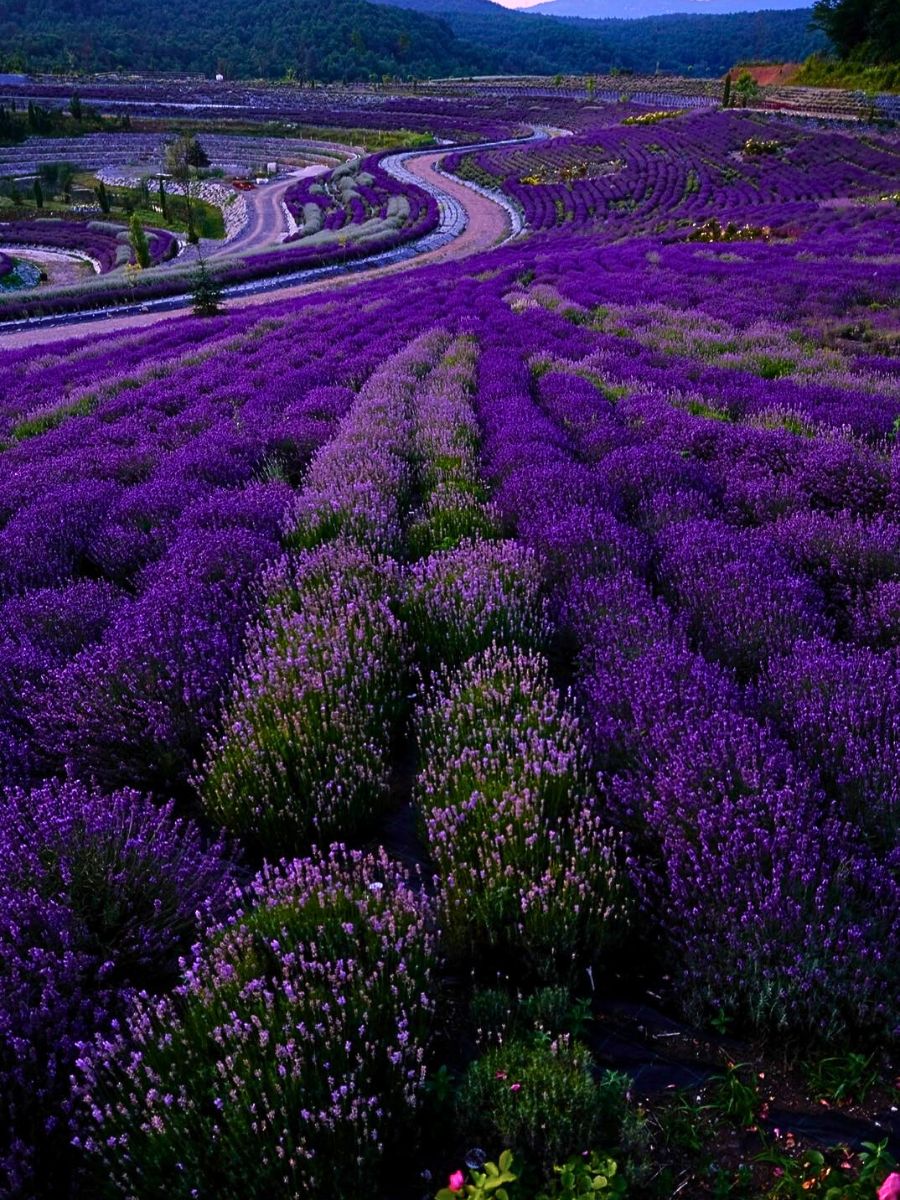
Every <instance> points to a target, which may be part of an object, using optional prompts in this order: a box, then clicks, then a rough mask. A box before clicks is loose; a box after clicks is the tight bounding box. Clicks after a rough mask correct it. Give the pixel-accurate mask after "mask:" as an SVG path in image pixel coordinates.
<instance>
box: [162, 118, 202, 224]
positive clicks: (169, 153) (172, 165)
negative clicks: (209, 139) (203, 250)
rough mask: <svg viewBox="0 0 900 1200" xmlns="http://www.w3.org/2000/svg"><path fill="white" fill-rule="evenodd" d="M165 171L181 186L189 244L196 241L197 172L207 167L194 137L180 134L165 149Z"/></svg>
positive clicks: (200, 148)
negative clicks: (195, 204) (195, 203)
mask: <svg viewBox="0 0 900 1200" xmlns="http://www.w3.org/2000/svg"><path fill="white" fill-rule="evenodd" d="M165 164H166V170H167V171H168V172H169V174H170V175H171V176H172V177H173V179H175V181H176V182H177V183H179V184H180V185H181V190H182V191H183V193H184V199H185V204H186V207H187V227H188V228H187V236H188V241H189V242H196V241H198V235H197V230H196V226H195V223H194V202H195V201H196V200H197V199H199V191H198V189H199V179H198V177H197V172H198V171H199V170H200V169H201V168H202V167H208V166H209V158H208V157H207V154H206V151H205V150H204V149H203V147H202V146H201V145H200V143H199V142H198V140H197V139H196V137H194V136H192V135H191V134H182V135H181V136H180V137H177V138H176V139H175V140H174V141H173V142H168V143H167V145H166V147H165Z"/></svg>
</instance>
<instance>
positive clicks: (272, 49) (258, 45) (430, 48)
mask: <svg viewBox="0 0 900 1200" xmlns="http://www.w3.org/2000/svg"><path fill="white" fill-rule="evenodd" d="M0 66H5V67H7V68H10V67H12V68H24V69H32V70H52V69H55V68H58V67H62V68H65V69H69V70H86V71H109V70H116V69H121V68H124V69H129V70H138V71H191V72H203V73H206V74H210V73H212V72H215V71H223V72H224V73H225V74H227V75H229V76H232V77H256V78H277V77H280V76H283V75H285V74H286V73H287V72H289V71H291V72H294V73H295V74H296V75H297V76H299V77H301V78H310V79H320V80H326V81H332V80H344V79H347V80H349V79H369V78H371V77H373V76H374V77H379V76H381V75H383V74H386V73H387V74H391V75H404V76H412V75H418V76H427V75H450V74H460V73H466V74H468V73H473V72H478V71H481V70H490V69H492V67H493V66H494V63H493V61H492V59H491V56H490V54H489V53H485V52H483V51H480V50H478V49H476V48H474V47H471V46H462V45H460V44H459V41H458V39H457V38H456V37H455V36H454V35H453V33H452V32H451V30H450V29H449V28H448V27H447V25H446V24H444V23H443V22H442V21H440V20H437V19H435V18H432V17H429V16H426V15H422V14H420V13H415V12H410V11H408V10H405V9H401V8H394V7H377V8H376V7H375V6H374V5H371V4H367V3H364V2H363V0H256V2H255V3H254V4H253V6H252V9H251V8H248V6H247V5H246V4H245V3H244V2H243V0H213V2H212V3H208V2H206V0H80V2H79V3H78V4H73V3H71V2H70V0H0Z"/></svg>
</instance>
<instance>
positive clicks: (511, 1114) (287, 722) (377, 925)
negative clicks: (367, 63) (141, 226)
mask: <svg viewBox="0 0 900 1200" xmlns="http://www.w3.org/2000/svg"><path fill="white" fill-rule="evenodd" d="M677 99H678V98H677V97H674V98H673V99H672V103H671V104H670V105H668V106H667V107H665V108H659V107H654V106H652V105H650V104H643V105H641V104H638V103H636V102H634V101H624V102H620V101H619V100H611V101H609V102H606V101H602V100H600V99H598V98H596V97H594V98H593V102H592V103H587V101H585V100H583V99H578V98H572V99H568V100H567V99H565V98H556V99H554V100H553V101H552V102H549V101H548V103H547V106H546V107H547V114H549V115H546V114H542V113H541V111H540V104H539V102H538V101H536V100H534V99H533V98H532V101H531V102H530V103H529V104H524V103H523V102H521V101H517V102H516V103H517V104H518V105H519V107H515V106H513V107H512V108H511V107H510V101H509V99H508V98H504V97H497V98H494V99H493V100H492V101H490V102H489V101H488V100H486V99H484V98H482V101H481V106H482V107H481V110H480V111H479V112H478V113H477V117H478V121H480V122H481V131H482V132H481V134H480V135H479V131H478V130H477V129H475V128H474V127H473V126H474V124H475V121H474V120H473V119H472V120H468V121H464V118H465V117H466V113H465V105H464V104H463V103H462V102H460V101H459V100H457V99H451V100H448V101H447V109H446V111H447V120H448V122H450V121H452V122H457V123H459V122H464V123H465V124H466V134H467V137H468V140H469V141H470V142H472V143H473V144H480V143H481V142H488V141H491V142H498V143H499V142H503V141H505V140H507V138H509V137H515V136H519V137H521V136H523V135H524V134H525V133H527V132H528V130H529V128H534V127H536V126H544V127H551V128H550V129H549V132H551V133H556V132H558V133H563V132H565V133H566V134H567V136H549V137H544V138H541V139H539V140H533V141H521V142H519V143H517V144H511V145H494V146H491V147H488V148H483V149H473V150H469V151H466V150H465V149H464V148H461V147H459V146H456V147H446V148H445V149H444V151H442V157H441V161H440V162H439V163H438V164H437V167H436V168H435V169H436V171H438V172H439V173H442V174H444V175H445V176H446V177H448V180H452V181H456V183H455V186H457V187H459V185H460V184H462V185H465V186H466V187H467V188H468V185H470V184H472V185H475V187H477V188H478V189H481V190H480V191H474V190H473V192H472V194H473V196H475V197H476V200H477V198H478V197H479V196H480V197H481V204H482V205H483V206H491V205H492V206H493V207H494V208H495V209H496V210H497V212H498V213H499V214H500V216H503V214H504V213H507V212H511V213H513V214H515V215H516V217H517V219H518V220H519V222H520V224H521V226H522V231H521V232H520V233H518V234H517V235H516V236H509V235H510V234H512V233H513V232H514V230H513V228H512V227H510V228H509V229H507V232H506V234H505V235H504V237H503V238H501V239H497V238H496V237H495V236H494V232H491V234H490V238H488V237H485V238H484V239H482V242H481V243H479V242H478V240H477V237H476V236H475V235H477V233H478V221H479V219H480V218H479V215H478V214H479V212H481V211H482V210H480V209H477V208H475V207H473V208H472V209H471V211H469V212H468V216H467V220H463V219H462V218H461V220H462V225H463V226H465V228H466V230H467V235H468V236H470V237H471V238H472V239H473V240H472V241H471V243H467V244H466V245H468V248H469V252H468V253H465V254H463V253H462V251H461V250H460V251H459V252H458V253H454V252H453V246H452V244H450V245H449V247H448V248H447V249H445V251H443V252H442V257H437V258H436V257H434V256H432V257H428V256H425V257H423V258H422V259H421V261H419V262H418V263H412V264H406V266H405V268H404V269H403V270H402V271H399V272H397V271H394V270H386V271H383V272H381V273H379V271H377V270H374V269H373V270H371V271H370V272H369V274H367V275H366V276H365V277H363V278H361V279H360V280H359V281H357V282H355V283H352V284H351V283H348V282H347V281H346V280H344V281H343V284H342V286H339V287H334V288H324V287H323V288H322V289H321V290H320V291H316V290H314V289H313V290H310V291H309V292H307V293H306V294H303V295H298V296H294V297H291V298H278V296H277V294H276V295H275V296H274V298H271V299H269V300H268V301H267V302H266V303H264V304H263V303H260V302H258V301H259V298H258V297H257V298H256V300H257V302H256V303H254V304H246V305H243V304H238V303H231V302H228V301H227V302H226V304H225V308H224V311H223V312H222V313H220V314H219V315H218V316H216V317H199V316H191V315H186V314H183V315H174V316H169V317H168V318H167V319H165V320H156V321H155V322H154V323H152V324H150V323H147V324H141V323H131V324H129V323H128V322H127V321H126V322H122V323H120V324H116V323H115V322H112V323H110V324H109V325H108V326H107V325H103V324H98V325H97V326H96V330H95V332H94V333H93V334H91V335H89V336H84V332H85V331H84V330H79V331H78V333H79V336H76V331H75V330H74V329H73V330H71V331H67V330H66V329H65V328H61V329H57V330H55V336H54V339H53V340H50V341H47V342H46V343H44V342H38V341H36V343H35V344H34V345H33V346H29V345H23V344H22V340H21V338H19V339H18V340H16V341H15V342H12V341H10V342H6V343H5V342H4V339H3V337H2V336H0V365H2V371H0V439H2V453H0V770H2V780H0V783H2V798H0V810H2V813H0V1195H2V1196H3V1197H10V1198H12V1197H15V1198H16V1200H26V1198H28V1200H37V1198H38V1197H49V1198H53V1200H56V1198H57V1197H58V1198H60V1200H74V1198H76V1197H77V1198H87V1200H94V1198H95V1197H96V1198H100V1197H110V1198H120V1200H126V1198H127V1200H157V1198H159V1200H163V1198H165V1200H188V1198H191V1197H198V1198H200V1200H212V1198H216V1200H232V1198H233V1200H254V1198H258V1200H264V1198H265V1200H270V1198H271V1200H275V1198H279V1197H285V1198H289V1197H297V1198H301V1197H302V1198H313V1197H315V1198H323V1200H324V1198H325V1197H328V1198H329V1200H332V1198H333V1200H358V1198H361V1197H363V1196H371V1197H376V1198H383V1200H420V1198H421V1200H424V1198H426V1197H428V1198H434V1197H440V1198H441V1200H450V1198H451V1197H452V1196H454V1195H459V1196H461V1197H471V1198H472V1200H485V1198H486V1197H488V1196H493V1197H496V1200H587V1198H588V1197H632V1198H634V1200H655V1198H658V1200H668V1198H670V1197H674V1196H682V1197H710V1198H721V1200H725V1198H727V1197H735V1198H738V1200H740V1198H746V1200H752V1198H756V1200H764V1198H770V1197H771V1198H773V1200H774V1198H777V1197H802V1196H811V1197H817V1198H819V1200H863V1198H865V1200H875V1197H876V1195H877V1192H878V1189H879V1187H880V1186H881V1185H882V1183H883V1182H884V1180H885V1179H886V1177H888V1176H889V1175H890V1174H891V1172H892V1171H893V1170H894V1168H895V1165H896V1164H895V1159H896V1158H897V1157H900V1145H898V1142H900V1119H898V1112H897V1105H898V1095H897V1091H896V1087H895V1083H896V1066H895V1063H894V1060H893V1059H892V1051H893V1050H894V1049H895V1039H896V1034H897V1031H898V1027H900V1012H898V997H900V987H898V979H900V953H898V936H897V925H898V899H900V894H898V876H897V870H898V867H900V851H898V844H900V843H898V797H900V447H898V443H897V438H898V430H900V321H898V305H900V137H898V134H897V131H896V129H888V128H885V127H877V128H876V127H875V126H873V125H866V124H864V123H862V122H853V123H851V122H831V123H824V122H823V123H820V122H815V121H811V120H804V119H800V118H794V117H790V116H787V115H784V114H771V113H763V112H750V111H736V110H727V111H725V110H721V109H719V108H718V107H715V106H713V105H712V104H711V103H704V104H703V105H700V104H699V103H698V104H697V105H696V106H694V107H685V108H679V107H678V106H677ZM419 103H420V102H418V101H417V102H416V105H418V104H419ZM425 103H426V102H425V101H424V100H423V101H421V105H422V106H425ZM433 103H437V102H436V101H435V102H433ZM410 105H411V102H410ZM398 107H400V106H399V102H398ZM413 107H415V106H413ZM470 117H471V114H470ZM384 119H385V112H384V110H380V111H379V120H384ZM347 120H349V117H348V118H347ZM403 120H404V122H405V123H406V125H407V126H408V125H409V122H410V116H409V112H407V111H405V112H404V113H403ZM457 140H459V139H457ZM380 162H381V159H380V158H377V159H373V160H372V161H371V162H367V172H368V173H367V174H366V176H365V178H363V179H362V180H361V181H360V180H359V179H358V178H357V179H355V181H354V182H353V185H352V190H353V192H354V194H353V195H352V196H350V195H349V192H348V194H347V196H346V203H342V202H340V197H339V195H338V192H337V191H333V192H332V193H331V194H328V193H323V192H321V191H316V190H312V191H310V186H311V185H310V184H309V183H307V182H306V181H304V182H303V184H302V185H297V187H296V190H295V191H294V192H292V193H291V194H290V195H289V196H288V198H287V205H288V208H289V209H292V210H293V212H294V213H295V214H297V213H299V214H300V215H301V218H302V217H303V214H304V206H306V209H305V212H306V218H307V219H310V209H311V208H315V209H316V211H317V213H318V214H319V216H318V220H319V222H320V226H321V228H323V229H334V230H337V229H340V228H344V227H348V226H351V225H354V224H360V223H364V222H365V221H367V220H371V219H372V212H373V211H377V212H378V213H380V214H381V216H382V217H386V216H387V215H388V214H389V213H394V214H396V213H397V212H399V211H400V207H402V206H399V201H398V200H397V199H396V197H397V196H398V195H399V196H400V197H401V199H402V201H403V205H405V208H404V209H403V220H402V222H401V225H402V228H403V229H404V230H406V231H407V233H408V235H409V236H413V234H415V235H416V236H418V235H420V234H422V233H424V232H427V231H428V230H430V229H432V228H433V226H434V223H435V221H436V220H437V214H438V210H439V208H440V204H441V203H443V204H444V205H445V207H446V201H445V200H441V201H440V202H439V199H438V198H436V196H435V195H434V194H432V193H429V192H428V191H426V190H423V189H422V187H421V186H416V185H414V184H409V185H408V187H405V186H404V185H403V184H402V183H399V182H398V179H397V177H396V176H389V175H388V174H387V173H386V172H383V171H382V169H381V166H380ZM447 186H448V187H449V186H450V182H448V185H447ZM455 194H456V193H454V195H455ZM336 197H338V198H337V199H336ZM498 202H502V204H498ZM474 204H475V201H473V205H474ZM502 205H505V206H506V207H505V208H504V207H503V206H502ZM498 219H499V218H498ZM504 219H507V218H504ZM410 231H411V232H410ZM457 232H458V233H459V232H460V230H457ZM96 236H97V237H98V238H100V237H101V236H102V235H101V233H96ZM398 240H401V239H400V238H399V235H398ZM492 241H497V242H498V244H497V245H495V246H492V247H491V242H492ZM300 244H301V245H302V242H301V243H300ZM462 244H463V243H461V245H462ZM114 246H115V243H114V239H113V251H112V253H114ZM163 246H164V242H163V239H162V238H160V245H159V247H157V248H156V250H155V251H154V253H156V252H162V250H163ZM489 247H491V248H489ZM4 253H5V255H6V256H7V258H4V255H0V275H2V273H3V270H4V265H5V263H6V262H7V261H8V255H9V250H8V248H5V251H4ZM99 253H100V249H98V254H99ZM285 253H287V251H285Z"/></svg>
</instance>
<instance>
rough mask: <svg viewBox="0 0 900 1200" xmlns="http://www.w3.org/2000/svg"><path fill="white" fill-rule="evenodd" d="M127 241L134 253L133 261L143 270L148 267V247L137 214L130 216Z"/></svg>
mask: <svg viewBox="0 0 900 1200" xmlns="http://www.w3.org/2000/svg"><path fill="white" fill-rule="evenodd" d="M128 227H129V241H130V242H131V248H132V250H133V251H134V261H135V262H136V263H137V265H138V266H139V267H140V268H141V270H144V269H145V268H146V267H149V266H150V247H149V246H148V245H147V235H146V233H144V227H143V225H142V224H141V219H140V217H139V216H138V215H137V213H132V214H131V220H130V221H129V222H128Z"/></svg>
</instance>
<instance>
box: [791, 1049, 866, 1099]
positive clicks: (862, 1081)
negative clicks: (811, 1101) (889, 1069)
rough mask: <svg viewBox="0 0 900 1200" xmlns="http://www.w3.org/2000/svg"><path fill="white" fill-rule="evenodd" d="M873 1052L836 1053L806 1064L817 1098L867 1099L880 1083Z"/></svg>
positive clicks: (808, 1076)
mask: <svg viewBox="0 0 900 1200" xmlns="http://www.w3.org/2000/svg"><path fill="white" fill-rule="evenodd" d="M874 1064H875V1055H874V1054H859V1053H854V1052H852V1051H850V1052H848V1053H847V1054H834V1055H830V1056H829V1057H828V1058H821V1059H819V1060H818V1062H810V1063H806V1064H804V1068H803V1071H804V1074H805V1076H806V1079H807V1082H808V1083H809V1086H810V1088H811V1089H812V1092H813V1095H814V1096H815V1097H816V1099H818V1100H832V1101H834V1102H835V1103H837V1104H839V1103H840V1102H841V1101H842V1100H859V1101H863V1100H865V1098H866V1096H867V1095H868V1094H869V1092H871V1090H872V1088H874V1087H875V1086H876V1085H877V1083H878V1068H877V1067H876V1066H875V1065H874Z"/></svg>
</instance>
